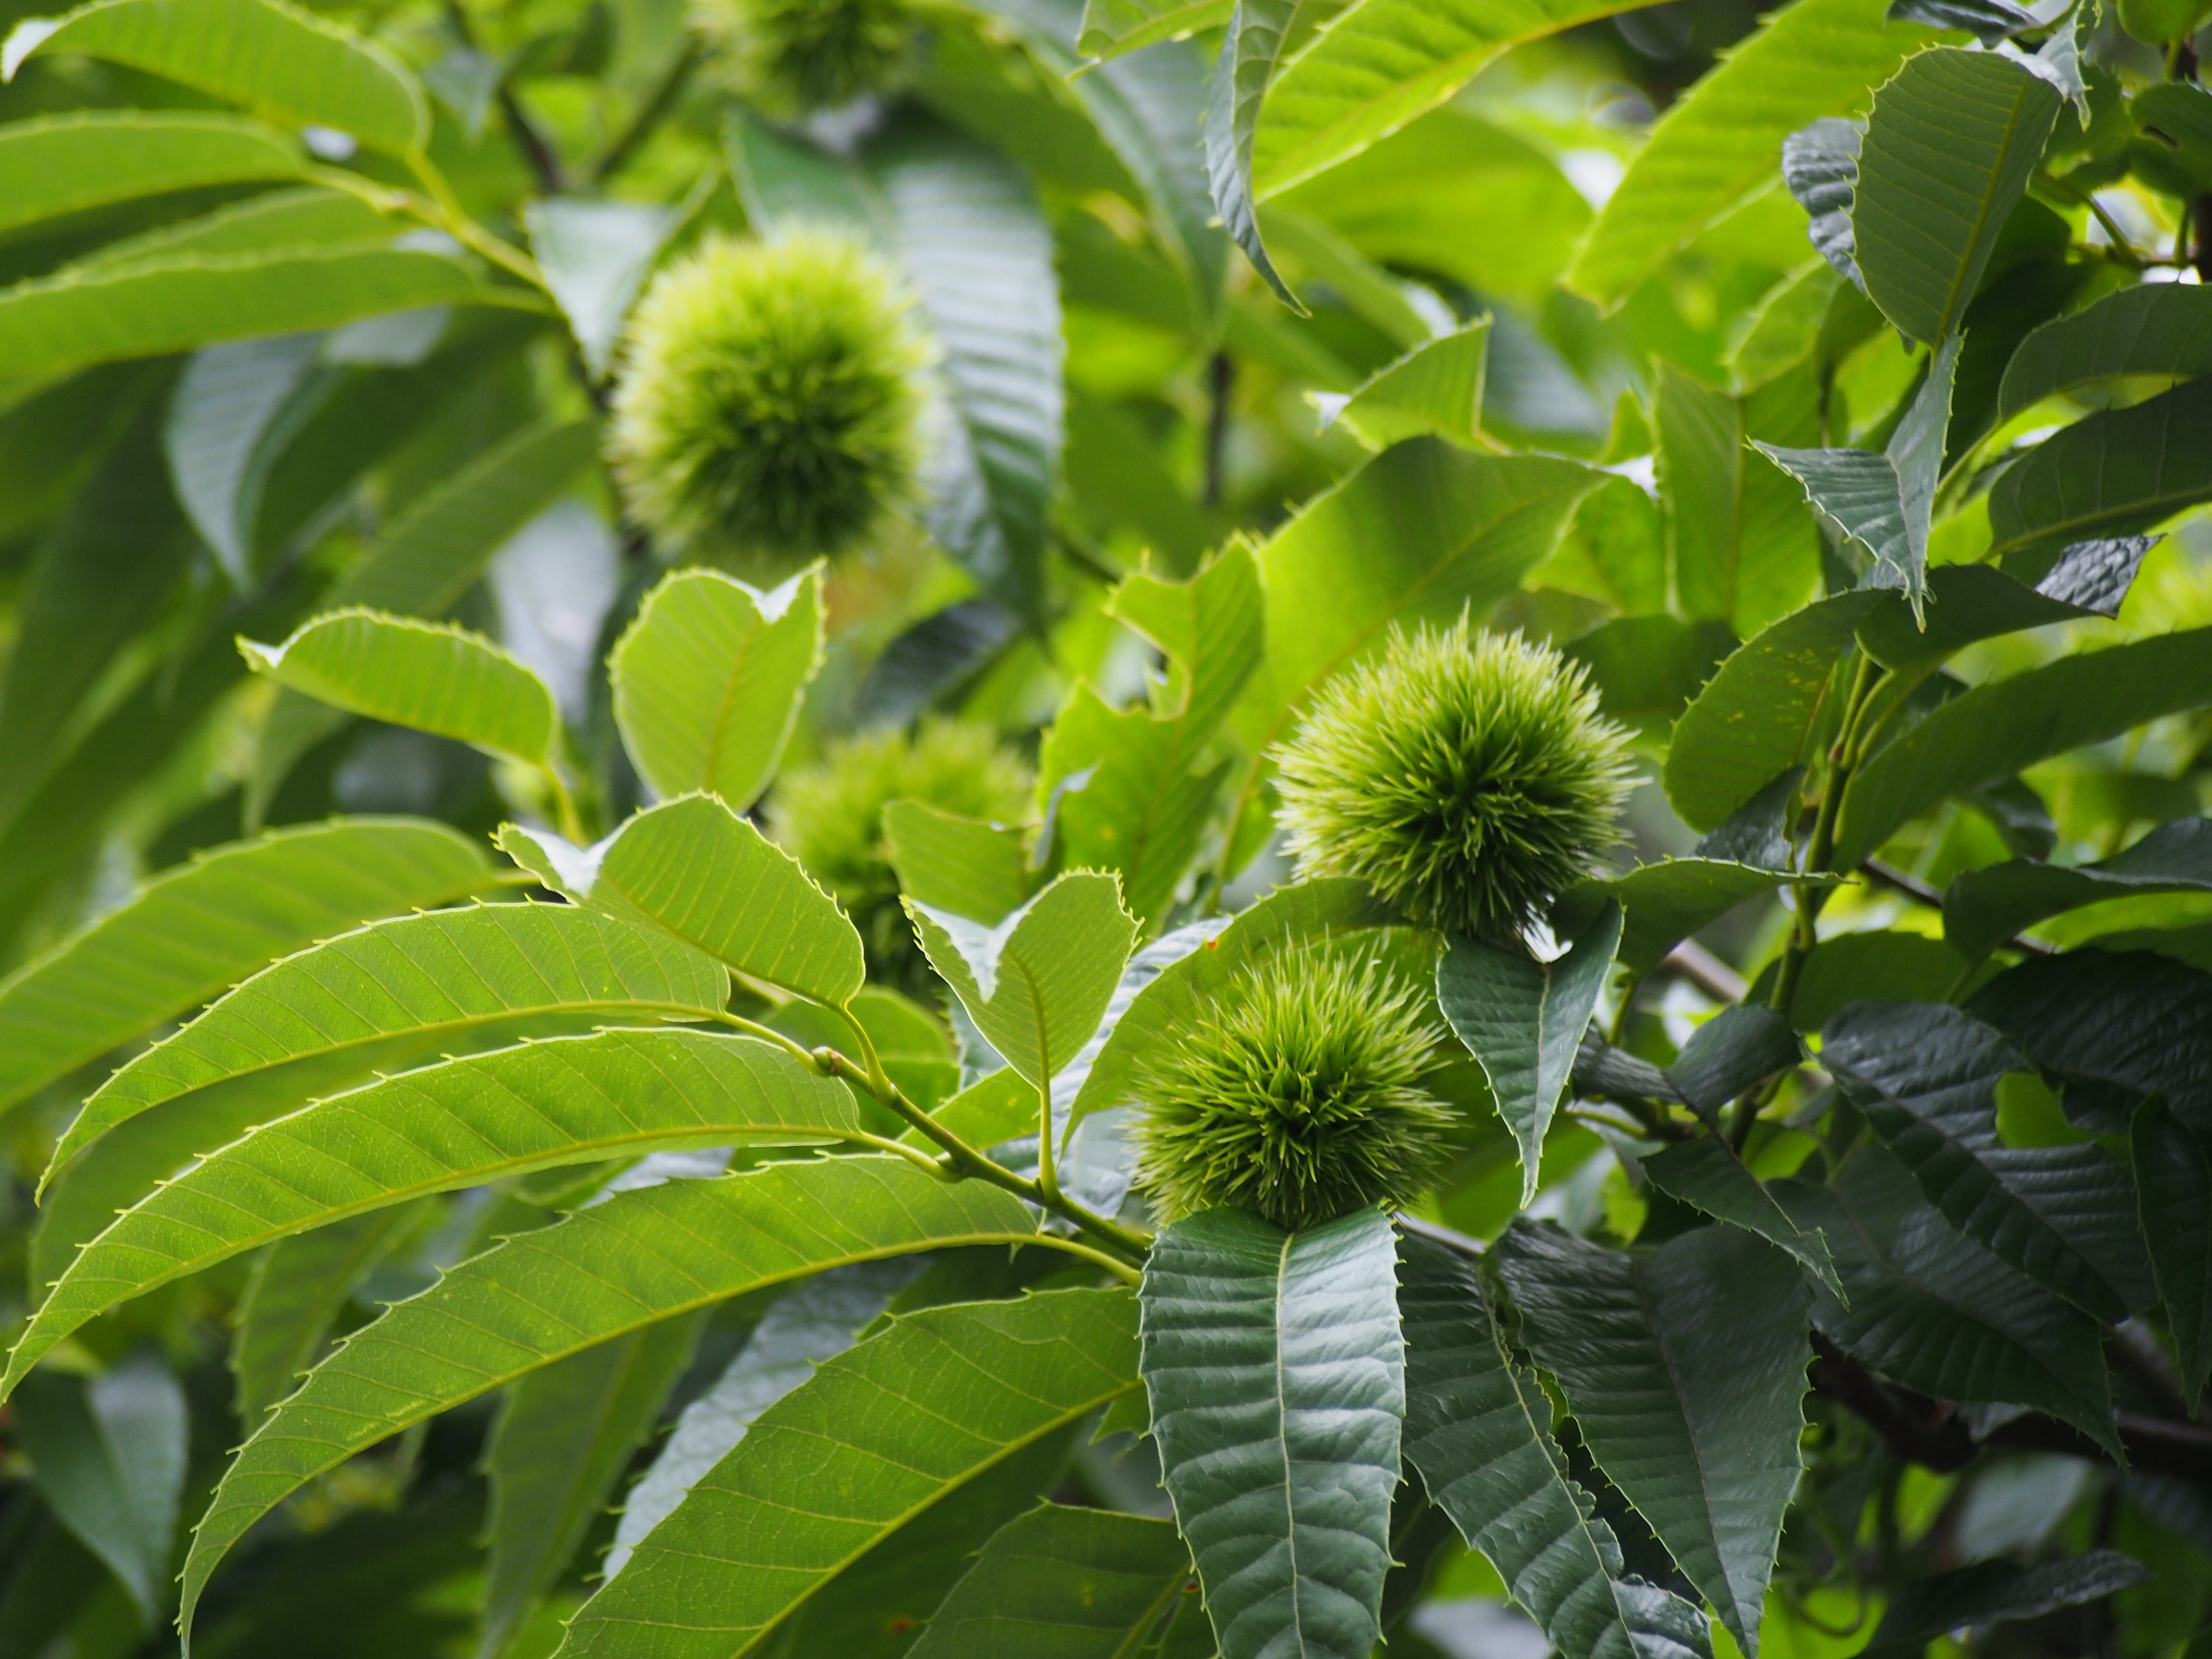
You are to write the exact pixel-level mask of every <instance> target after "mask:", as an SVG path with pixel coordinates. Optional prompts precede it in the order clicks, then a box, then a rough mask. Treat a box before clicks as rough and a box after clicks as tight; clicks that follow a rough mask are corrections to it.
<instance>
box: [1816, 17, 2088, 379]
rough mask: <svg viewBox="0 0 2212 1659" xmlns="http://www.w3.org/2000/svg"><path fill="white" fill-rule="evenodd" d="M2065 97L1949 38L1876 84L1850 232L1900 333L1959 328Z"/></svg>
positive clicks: (1926, 339)
mask: <svg viewBox="0 0 2212 1659" xmlns="http://www.w3.org/2000/svg"><path fill="white" fill-rule="evenodd" d="M1923 21H1927V20H1923ZM2064 101H2065V100H2063V98H2062V97H2061V96H2060V95H2059V93H2058V91H2057V88H2054V87H2053V86H2051V83H2050V82H2047V81H2045V80H2044V79H2043V78H2041V77H2040V76H2037V75H2034V74H2033V73H2031V72H2030V71H2029V70H2027V69H2026V68H2025V67H2023V66H2022V65H2021V64H2020V63H2019V62H2017V61H2016V60H2015V59H2013V58H2007V57H2004V56H2002V55H2001V54H1999V53H1996V52H1963V51H1960V49H1959V48H1957V47H1955V46H1938V47H1936V49H1935V50H1934V51H1932V52H1922V53H1920V54H1919V55H1918V56H1917V57H1915V58H1908V59H1907V60H1906V61H1905V66H1904V67H1903V68H1902V69H1900V70H1898V72H1897V74H1896V75H1895V76H1894V77H1893V78H1892V79H1891V80H1889V81H1888V82H1885V83H1884V84H1883V86H1882V87H1881V90H1880V91H1878V92H1877V93H1875V100H1874V110H1873V112H1872V113H1871V114H1869V116H1868V118H1867V131H1866V137H1865V140H1864V141H1863V143H1861V145H1860V146H1859V164H1858V182H1857V189H1856V191H1855V194H1854V196H1853V198H1852V203H1851V230H1852V237H1853V242H1854V246H1855V248H1856V253H1857V260H1858V265H1859V270H1860V272H1861V274H1862V275H1863V276H1864V277H1865V279H1866V289H1867V296H1868V297H1869V299H1871V300H1872V301H1874V302H1875V304H1876V305H1877V306H1880V307H1881V312H1882V314H1883V315H1884V316H1885V317H1887V318H1888V319H1889V320H1890V321H1891V322H1893V323H1894V324H1896V325H1897V326H1898V327H1899V329H1900V330H1902V331H1904V333H1905V335H1907V336H1908V337H1911V338H1912V339H1915V340H1918V341H1921V342H1922V343H1925V344H1928V345H1931V346H1932V345H1935V344H1937V343H1940V342H1943V341H1947V340H1948V339H1949V338H1950V337H1951V336H1952V335H1953V334H1954V332H1955V331H1957V329H1958V327H1959V322H1960V318H1962V317H1964V316H1965V315H1966V307H1967V304H1968V303H1969V302H1970V301H1972V299H1973V297H1974V290H1975V289H1977V288H1978V287H1979V286H1980V283H1981V279H1982V273H1983V271H1984V270H1986V269H1987V268H1988V265H1989V262H1990V254H1992V253H1993V252H1996V245H1997V236H1998V234H1999V233H2000V232H2001V231H2002V229H2003V228H2004V223H2005V220H2006V219H2007V218H2008V216H2010V214H2011V212H2012V210H2013V208H2014V207H2015V205H2016V204H2018V203H2019V201H2020V198H2021V191H2024V190H2025V189H2026V188H2027V180H2028V175H2029V174H2030V173H2033V172H2034V170H2035V167H2036V165H2037V163H2039V161H2041V160H2042V159H2043V146H2044V143H2045V140H2047V139H2048V138H2049V137H2051V125H2052V123H2053V122H2055V121H2056V120H2057V118H2058V111H2059V108H2060V106H2062V105H2063V103H2064ZM1948 401H1949V400H1948V398H1946V399H1945V402H1946V403H1947V404H1948Z"/></svg>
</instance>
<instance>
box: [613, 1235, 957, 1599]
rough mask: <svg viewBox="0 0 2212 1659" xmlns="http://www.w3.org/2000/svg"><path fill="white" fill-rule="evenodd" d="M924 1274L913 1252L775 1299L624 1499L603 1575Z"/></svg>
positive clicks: (616, 1568)
mask: <svg viewBox="0 0 2212 1659" xmlns="http://www.w3.org/2000/svg"><path fill="white" fill-rule="evenodd" d="M921 1271H922V1263H921V1261H919V1260H917V1259H916V1258H915V1257H913V1256H896V1257H892V1258H890V1259H887V1260H878V1261H856V1262H854V1263H853V1264H852V1265H851V1266H849V1267H832V1268H831V1269H830V1270H829V1272H827V1273H822V1274H820V1275H818V1276H817V1277H816V1278H814V1279H810V1280H808V1281H807V1282H806V1283H805V1284H804V1285H800V1286H799V1288H798V1289H797V1290H795V1291H790V1292H788V1293H787V1294H786V1295H784V1296H783V1297H780V1298H779V1299H778V1300H777V1302H776V1304H775V1306H774V1307H772V1308H770V1309H769V1310H768V1312H767V1313H765V1314H763V1316H761V1321H760V1323H759V1324H757V1325H756V1326H755V1327H753V1330H752V1334H750V1336H748V1337H747V1338H746V1339H745V1345H744V1347H742V1348H740V1349H738V1353H737V1357H736V1358H733V1359H732V1360H731V1361H730V1363H729V1365H728V1368H727V1369H726V1370H724V1371H723V1373H722V1375H721V1376H720V1377H719V1378H717V1379H716V1380H715V1383H714V1387H712V1388H711V1389H708V1390H707V1392H706V1393H704V1394H702V1395H700V1396H699V1397H698V1398H697V1399H696V1400H695V1401H692V1402H691V1403H690V1405H688V1406H686V1407H684V1410H683V1413H682V1414H681V1415H680V1416H679V1417H678V1419H676V1427H675V1429H674V1431H672V1432H671V1434H670V1435H669V1437H668V1440H667V1443H665V1445H663V1446H662V1447H661V1449H660V1453H659V1455H658V1456H657V1457H655V1458H654V1459H653V1467H652V1468H649V1469H647V1471H646V1472H645V1473H644V1474H642V1475H641V1476H640V1477H639V1478H638V1481H637V1484H636V1485H635V1486H632V1487H631V1488H630V1489H629V1492H626V1493H624V1494H623V1504H622V1520H621V1521H620V1522H618V1523H617V1526H616V1528H615V1541H614V1547H612V1548H611V1549H610V1550H609V1551H608V1552H607V1560H606V1568H605V1575H606V1577H609V1578H611V1577H614V1576H615V1575H616V1574H617V1573H618V1572H620V1571H622V1569H623V1563H624V1562H626V1561H628V1560H629V1558H630V1556H631V1555H632V1554H633V1553H635V1551H636V1549H637V1547H638V1545H639V1544H640V1543H641V1542H642V1541H643V1540H644V1538H645V1535H646V1534H647V1533H649V1532H651V1531H652V1530H653V1528H655V1527H657V1526H659V1524H660V1523H661V1522H663V1521H665V1520H666V1519H667V1518H668V1516H670V1514H671V1513H672V1512H673V1511H674V1510H675V1508H676V1506H677V1505H678V1504H681V1503H682V1502H683V1501H684V1494H685V1493H686V1492H690V1490H691V1488H692V1487H693V1486H696V1485H697V1484H698V1481H699V1479H700V1477H701V1476H702V1475H704V1474H707V1472H708V1470H710V1469H712V1468H714V1465H715V1464H717V1463H719V1462H721V1461H722V1459H723V1458H725V1457H726V1456H727V1455H729V1452H730V1448H731V1447H732V1446H734V1445H736V1444H737V1443H738V1441H740V1440H742V1439H744V1437H745V1436H746V1434H747V1433H748V1432H750V1430H751V1428H752V1425H753V1424H754V1423H755V1422H756V1421H757V1420H758V1419H759V1417H760V1414H761V1413H763V1412H764V1411H766V1410H767V1409H768V1408H769V1407H770V1406H773V1405H774V1404H775V1402H776V1401H779V1400H781V1399H782V1398H783V1397H784V1395H787V1394H789V1393H790V1392H791V1391H792V1390H793V1389H795V1388H797V1387H798V1386H799V1384H800V1383H804V1382H805V1381H806V1379H807V1378H808V1377H810V1376H813V1375H814V1368H815V1367H816V1366H817V1365H818V1364H821V1363H822V1362H823V1360H825V1359H832V1358H836V1356H837V1355H839V1354H841V1353H842V1352H845V1350H846V1349H848V1348H849V1347H851V1346H853V1344H854V1343H855V1342H857V1341H859V1340H860V1333H861V1332H862V1331H863V1330H865V1329H866V1328H867V1327H868V1326H869V1324H870V1323H872V1322H873V1321H874V1319H875V1318H876V1316H878V1314H880V1313H882V1312H883V1310H884V1305H885V1304H887V1303H889V1302H890V1299H891V1297H894V1296H896V1294H897V1293H898V1292H899V1291H902V1290H903V1289H904V1288H905V1287H906V1286H907V1285H909V1284H911V1283H912V1282H913V1280H914V1278H915V1275H916V1274H917V1273H921Z"/></svg>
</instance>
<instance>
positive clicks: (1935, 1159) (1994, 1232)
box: [1820, 1002, 2152, 1322]
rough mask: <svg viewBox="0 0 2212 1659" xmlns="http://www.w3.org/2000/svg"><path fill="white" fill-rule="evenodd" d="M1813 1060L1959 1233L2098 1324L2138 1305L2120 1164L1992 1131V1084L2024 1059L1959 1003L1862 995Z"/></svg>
mask: <svg viewBox="0 0 2212 1659" xmlns="http://www.w3.org/2000/svg"><path fill="white" fill-rule="evenodd" d="M1820 1063H1821V1065H1822V1066H1825V1067H1826V1068H1827V1069H1828V1070H1829V1071H1831V1072H1832V1073H1834V1074H1835V1076H1836V1078H1837V1079H1838V1081H1839V1082H1841V1083H1842V1084H1843V1085H1844V1093H1845V1094H1846V1095H1848V1096H1849V1097H1850V1100H1851V1102H1852V1103H1853V1104H1855V1105H1857V1107H1858V1108H1859V1109H1860V1110H1861V1111H1863V1112H1864V1113H1865V1114H1866V1116H1867V1121H1869V1123H1871V1124H1872V1125H1873V1126H1874V1130H1875V1133H1876V1134H1878V1135H1880V1136H1881V1139H1882V1141H1883V1143H1884V1144H1885V1145H1887V1146H1888V1148H1889V1149H1890V1151H1891V1152H1893V1153H1895V1154H1896V1155H1897V1158H1898V1160H1899V1162H1900V1163H1902V1164H1904V1165H1905V1167H1906V1168H1907V1169H1908V1170H1911V1172H1912V1176H1913V1178H1914V1179H1915V1180H1916V1181H1917V1182H1919V1183H1920V1189H1921V1191H1923V1193H1925V1194H1927V1195H1928V1200H1929V1202H1930V1203H1932V1204H1933V1205H1935V1206H1936V1208H1937V1209H1939V1210H1941V1211H1942V1212H1943V1214H1944V1215H1945V1216H1946V1217H1947V1218H1948V1219H1949V1220H1950V1222H1951V1225H1954V1226H1955V1227H1957V1228H1958V1229H1959V1230H1960V1231H1961V1232H1963V1233H1965V1234H1966V1236H1967V1237H1970V1238H1972V1239H1975V1240H1977V1241H1978V1242H1979V1243H1982V1244H1984V1245H1985V1246H1986V1247H1987V1248H1988V1249H1990V1251H1991V1252H1992V1253H1993V1254H1994V1255H1996V1257H1997V1258H1998V1259H1999V1260H2000V1261H2004V1262H2005V1263H2007V1264H2008V1266H2010V1267H2015V1268H2016V1269H2018V1270H2019V1271H2020V1272H2021V1273H2026V1274H2027V1276H2028V1277H2029V1278H2031V1279H2038V1280H2040V1281H2041V1282H2042V1283H2044V1284H2045V1285H2049V1286H2050V1287H2051V1289H2052V1290H2054V1291H2057V1292H2058V1293H2059V1294H2060V1295H2061V1296H2063V1297H2065V1298H2066V1299H2067V1300H2068V1301H2069V1302H2071V1303H2073V1304H2075V1306H2077V1307H2079V1308H2081V1309H2082V1310H2084V1311H2085V1312H2087V1313H2090V1314H2093V1315H2094V1316H2096V1317H2098V1318H2100V1319H2103V1320H2107V1321H2113V1322H2117V1321H2118V1320H2121V1319H2124V1318H2125V1317H2126V1316H2127V1311H2128V1310H2129V1308H2130V1306H2137V1307H2140V1306H2145V1305H2148V1303H2149V1302H2150V1300H2151V1297H2152V1291H2151V1286H2150V1284H2149V1272H2148V1263H2147V1262H2146V1261H2144V1259H2143V1246H2142V1237H2141V1236H2140V1235H2139V1234H2138V1233H2137V1232H2136V1223H2135V1217H2134V1215H2133V1213H2132V1210H2133V1206H2131V1205H2130V1203H2129V1201H2128V1200H2129V1191H2128V1178H2127V1174H2126V1172H2125V1171H2124V1170H2122V1169H2121V1168H2120V1167H2119V1165H2118V1164H2115V1163H2113V1162H2112V1158H2110V1157H2108V1156H2107V1155H2106V1152H2104V1150H2103V1149H2102V1148H2101V1147H2099V1146H2091V1145H2080V1146H2038V1147H2032V1148H2029V1147H2013V1146H2005V1145H2003V1144H2002V1142H2001V1141H2000V1140H1999V1139H1998V1138H1997V1113H1996V1086H1997V1082H1998V1079H2001V1078H2002V1077H2003V1076H2004V1075H2005V1074H2006V1073H2010V1072H2021V1071H2026V1070H2027V1061H2026V1060H2024V1059H2022V1058H2021V1055H2020V1054H2017V1053H2016V1052H2015V1050H2014V1049H2013V1048H2011V1047H2010V1046H2009V1045H2008V1043H2006V1042H2005V1041H2004V1040H2003V1038H2002V1037H2001V1036H1998V1034H1997V1033H1996V1031H1994V1030H1990V1028H1989V1027H1988V1026H1986V1025H1984V1024H1982V1023H1981V1022H1980V1021H1979V1020H1977V1019H1975V1018H1973V1017H1972V1016H1971V1015H1969V1014H1966V1013H1964V1012H1960V1010H1959V1009H1956V1008H1948V1007H1937V1006H1929V1005H1928V1004H1925V1003H1912V1002H1862V1003H1857V1004H1855V1005H1854V1006H1851V1007H1849V1008H1846V1009H1844V1011H1843V1012H1841V1013H1840V1014H1838V1015H1837V1016H1836V1017H1835V1018H1833V1019H1832V1020H1830V1021H1829V1022H1828V1026H1827V1031H1826V1042H1824V1043H1823V1044H1822V1045H1821V1049H1820Z"/></svg>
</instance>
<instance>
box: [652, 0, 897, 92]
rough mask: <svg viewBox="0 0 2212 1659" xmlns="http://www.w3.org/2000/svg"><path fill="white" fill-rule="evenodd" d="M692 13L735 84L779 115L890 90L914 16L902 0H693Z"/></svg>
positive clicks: (895, 77) (895, 80) (894, 83)
mask: <svg viewBox="0 0 2212 1659" xmlns="http://www.w3.org/2000/svg"><path fill="white" fill-rule="evenodd" d="M691 15H692V21H693V22H694V23H695V24H696V26H697V27H698V29H699V32H700V33H701V34H702V35H704V36H705V37H706V38H707V39H708V40H709V41H711V42H712V43H713V44H714V46H715V48H716V52H717V56H718V58H719V59H720V64H721V67H722V69H723V70H724V72H725V73H726V76H727V77H728V79H729V80H730V82H731V83H732V85H734V86H735V87H736V88H737V90H738V91H739V92H741V93H743V94H744V95H745V96H746V97H748V98H749V99H750V100H752V101H753V102H755V103H756V104H758V105H760V106H763V107H764V108H766V109H767V110H769V112H772V113H774V114H777V115H782V116H794V115H808V114H811V113H812V112H814V111H816V110H820V109H834V108H836V107H837V106H841V105H844V104H849V103H851V102H852V101H853V100H854V99H856V98H858V97H860V96H861V95H862V94H865V93H871V92H884V91H887V90H889V89H890V88H891V87H892V86H894V85H896V82H898V80H899V78H900V75H901V72H902V70H904V69H905V67H906V64H907V59H908V55H909V54H910V52H911V51H912V49H913V46H914V37H915V25H916V21H917V19H916V17H915V10H914V8H913V7H912V6H911V5H910V4H908V0H696V3H695V5H694V6H693V8H692V13H691Z"/></svg>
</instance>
